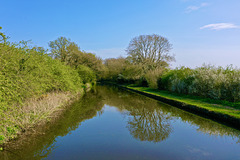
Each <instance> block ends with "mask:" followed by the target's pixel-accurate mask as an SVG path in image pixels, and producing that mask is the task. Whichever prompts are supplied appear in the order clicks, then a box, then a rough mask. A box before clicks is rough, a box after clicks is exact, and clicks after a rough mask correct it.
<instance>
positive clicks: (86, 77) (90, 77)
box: [77, 65, 96, 84]
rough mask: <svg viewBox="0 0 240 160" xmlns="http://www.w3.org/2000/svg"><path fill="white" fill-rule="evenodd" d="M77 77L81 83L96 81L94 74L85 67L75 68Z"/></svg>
mask: <svg viewBox="0 0 240 160" xmlns="http://www.w3.org/2000/svg"><path fill="white" fill-rule="evenodd" d="M77 72H78V75H79V76H80V77H81V78H82V80H83V83H84V84H85V83H89V82H90V83H92V82H95V81H96V74H95V73H94V72H93V70H92V69H90V68H89V67H87V66H84V65H78V67H77Z"/></svg>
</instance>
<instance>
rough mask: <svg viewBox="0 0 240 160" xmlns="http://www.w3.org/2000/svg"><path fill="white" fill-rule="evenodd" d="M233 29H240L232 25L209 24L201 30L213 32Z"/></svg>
mask: <svg viewBox="0 0 240 160" xmlns="http://www.w3.org/2000/svg"><path fill="white" fill-rule="evenodd" d="M233 28H240V26H237V25H235V24H232V23H215V24H208V25H205V26H202V27H201V28H200V29H211V30H222V29H233Z"/></svg>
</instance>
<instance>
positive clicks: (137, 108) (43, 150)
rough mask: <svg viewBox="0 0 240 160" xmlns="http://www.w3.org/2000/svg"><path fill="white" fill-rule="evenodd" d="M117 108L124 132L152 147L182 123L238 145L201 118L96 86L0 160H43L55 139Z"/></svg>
mask: <svg viewBox="0 0 240 160" xmlns="http://www.w3.org/2000/svg"><path fill="white" fill-rule="evenodd" d="M104 105H109V106H113V107H116V108H117V110H118V111H119V112H120V113H121V114H122V115H123V116H125V117H127V124H126V128H127V129H128V131H129V133H130V134H131V135H132V137H134V138H135V139H137V140H140V141H149V142H153V143H157V142H161V141H164V140H166V139H168V137H169V135H170V134H171V133H172V132H174V128H173V126H172V123H174V122H175V121H176V120H179V119H180V120H181V121H183V122H185V123H188V124H190V125H192V126H194V127H195V128H196V130H197V131H199V132H201V133H203V134H208V135H212V136H229V137H232V139H235V141H236V142H237V143H239V138H240V132H239V131H238V130H235V129H232V128H229V127H226V126H224V125H221V124H218V123H215V122H213V121H210V120H207V119H204V118H201V117H199V116H196V115H193V114H191V113H188V112H185V111H182V110H180V109H178V108H175V107H172V106H169V105H166V104H164V103H161V102H159V101H156V100H152V99H150V98H147V97H144V96H141V95H138V94H136V93H131V92H129V91H124V90H122V89H120V88H117V87H114V86H101V85H100V86H97V89H96V91H95V92H92V93H88V94H87V95H86V96H84V97H83V98H82V99H80V100H79V101H76V102H75V103H73V104H72V105H71V106H69V108H68V109H67V110H66V111H64V112H63V113H62V114H61V115H60V116H58V118H55V119H54V120H53V121H51V122H49V123H47V124H46V125H44V126H39V127H38V128H36V129H34V130H33V131H34V132H33V131H31V132H30V133H25V134H23V135H22V136H21V137H20V138H19V139H18V140H14V141H12V142H11V143H10V144H9V146H8V147H7V148H6V150H5V151H3V152H0V159H4V160H7V159H43V158H46V157H48V155H49V154H51V153H52V151H53V150H55V148H56V146H55V143H56V141H57V138H58V137H63V136H66V135H68V134H71V132H73V131H74V130H76V129H77V128H79V126H81V123H82V122H84V121H86V120H88V119H92V118H93V117H95V116H101V114H103V111H104V110H103V106H104Z"/></svg>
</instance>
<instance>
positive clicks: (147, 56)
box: [126, 34, 175, 69]
mask: <svg viewBox="0 0 240 160" xmlns="http://www.w3.org/2000/svg"><path fill="white" fill-rule="evenodd" d="M171 49H172V44H170V43H169V41H168V39H167V38H165V37H162V36H160V35H157V34H153V35H140V36H138V37H135V38H133V39H132V40H131V41H130V43H129V46H128V48H127V50H126V51H127V54H128V56H129V57H128V58H129V59H130V61H131V62H132V63H134V64H140V65H143V66H144V68H146V69H155V68H157V67H168V66H169V62H171V61H174V60H175V59H174V56H172V55H170V54H169V52H170V50H171Z"/></svg>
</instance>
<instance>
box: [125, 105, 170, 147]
mask: <svg viewBox="0 0 240 160" xmlns="http://www.w3.org/2000/svg"><path fill="white" fill-rule="evenodd" d="M130 115H131V117H130V118H129V121H128V125H127V128H128V129H129V131H130V133H131V135H132V136H133V137H134V138H136V139H139V140H141V141H150V142H160V141H163V140H165V139H167V138H168V136H169V134H170V133H171V131H172V128H171V125H170V122H169V120H170V115H168V114H163V113H162V111H161V110H159V109H149V108H139V109H136V110H133V111H131V112H130Z"/></svg>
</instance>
